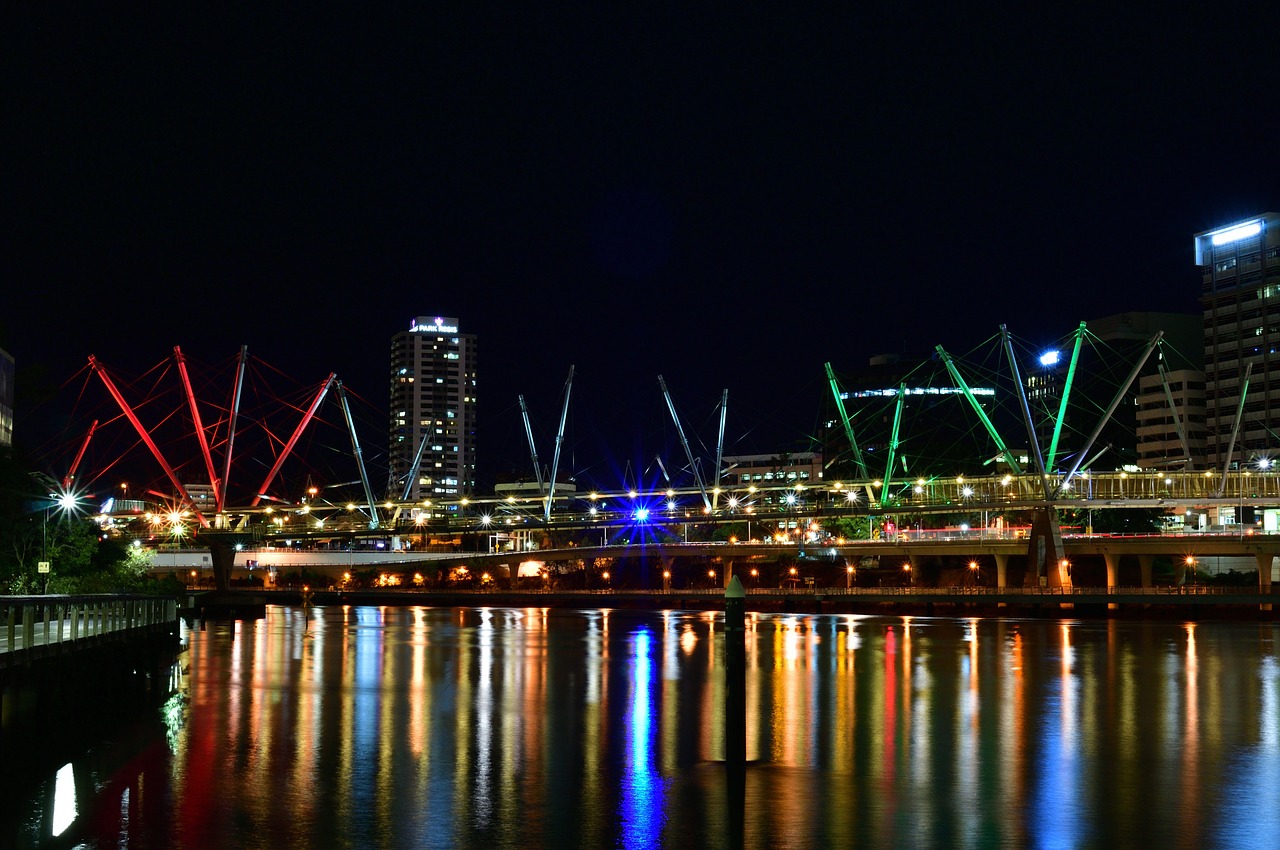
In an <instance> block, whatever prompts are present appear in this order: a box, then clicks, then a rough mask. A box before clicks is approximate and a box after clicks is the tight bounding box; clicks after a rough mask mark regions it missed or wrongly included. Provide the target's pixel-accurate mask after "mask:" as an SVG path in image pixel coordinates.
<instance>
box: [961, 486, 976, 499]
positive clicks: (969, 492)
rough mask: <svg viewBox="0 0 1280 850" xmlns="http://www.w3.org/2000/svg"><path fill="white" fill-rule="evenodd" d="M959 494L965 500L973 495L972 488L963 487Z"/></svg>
mask: <svg viewBox="0 0 1280 850" xmlns="http://www.w3.org/2000/svg"><path fill="white" fill-rule="evenodd" d="M960 493H961V494H962V495H963V496H964V497H965V498H966V499H967V498H969V497H970V496H972V495H973V488H972V487H965V488H964V489H963V490H961V491H960Z"/></svg>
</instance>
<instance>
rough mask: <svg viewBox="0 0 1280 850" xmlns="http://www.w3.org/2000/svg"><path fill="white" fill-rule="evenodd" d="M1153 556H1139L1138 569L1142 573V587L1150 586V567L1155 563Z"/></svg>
mask: <svg viewBox="0 0 1280 850" xmlns="http://www.w3.org/2000/svg"><path fill="white" fill-rule="evenodd" d="M1155 560H1156V556H1155V555H1139V556H1138V568H1139V569H1140V570H1141V571H1142V586H1143V587H1150V586H1151V565H1152V564H1153V563H1155Z"/></svg>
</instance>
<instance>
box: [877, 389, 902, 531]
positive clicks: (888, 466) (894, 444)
mask: <svg viewBox="0 0 1280 850" xmlns="http://www.w3.org/2000/svg"><path fill="white" fill-rule="evenodd" d="M906 397H907V385H906V384H898V403H897V405H896V406H895V407H894V410H893V432H892V433H891V434H890V436H889V457H888V459H887V460H886V462H885V465H884V483H883V484H882V485H881V487H880V507H881V508H886V507H888V506H889V482H890V481H891V480H892V479H893V461H894V455H896V454H897V453H898V426H900V425H901V424H902V404H903V401H904V400H905V399H906Z"/></svg>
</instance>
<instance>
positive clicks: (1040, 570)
mask: <svg viewBox="0 0 1280 850" xmlns="http://www.w3.org/2000/svg"><path fill="white" fill-rule="evenodd" d="M1023 584H1024V585H1025V586H1026V587H1071V564H1070V562H1068V561H1067V557H1066V553H1065V551H1064V549H1063V546H1062V529H1061V527H1060V526H1059V524H1058V509H1057V508H1055V507H1053V506H1052V505H1046V506H1044V507H1040V508H1036V509H1035V510H1034V512H1033V516H1032V520H1031V534H1030V536H1029V538H1028V540H1027V576H1026V579H1025V580H1024V581H1023Z"/></svg>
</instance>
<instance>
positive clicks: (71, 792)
mask: <svg viewBox="0 0 1280 850" xmlns="http://www.w3.org/2000/svg"><path fill="white" fill-rule="evenodd" d="M75 819H76V782H75V773H74V771H73V768H72V767H71V765H70V764H64V765H63V766H62V767H61V768H59V769H58V778H57V779H56V780H54V786H53V823H52V824H50V831H51V832H52V833H53V837H54V838H57V837H58V836H59V835H61V834H62V833H63V832H64V831H65V830H66V828H67V827H69V826H71V824H72V823H73V822H74V821H75Z"/></svg>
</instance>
